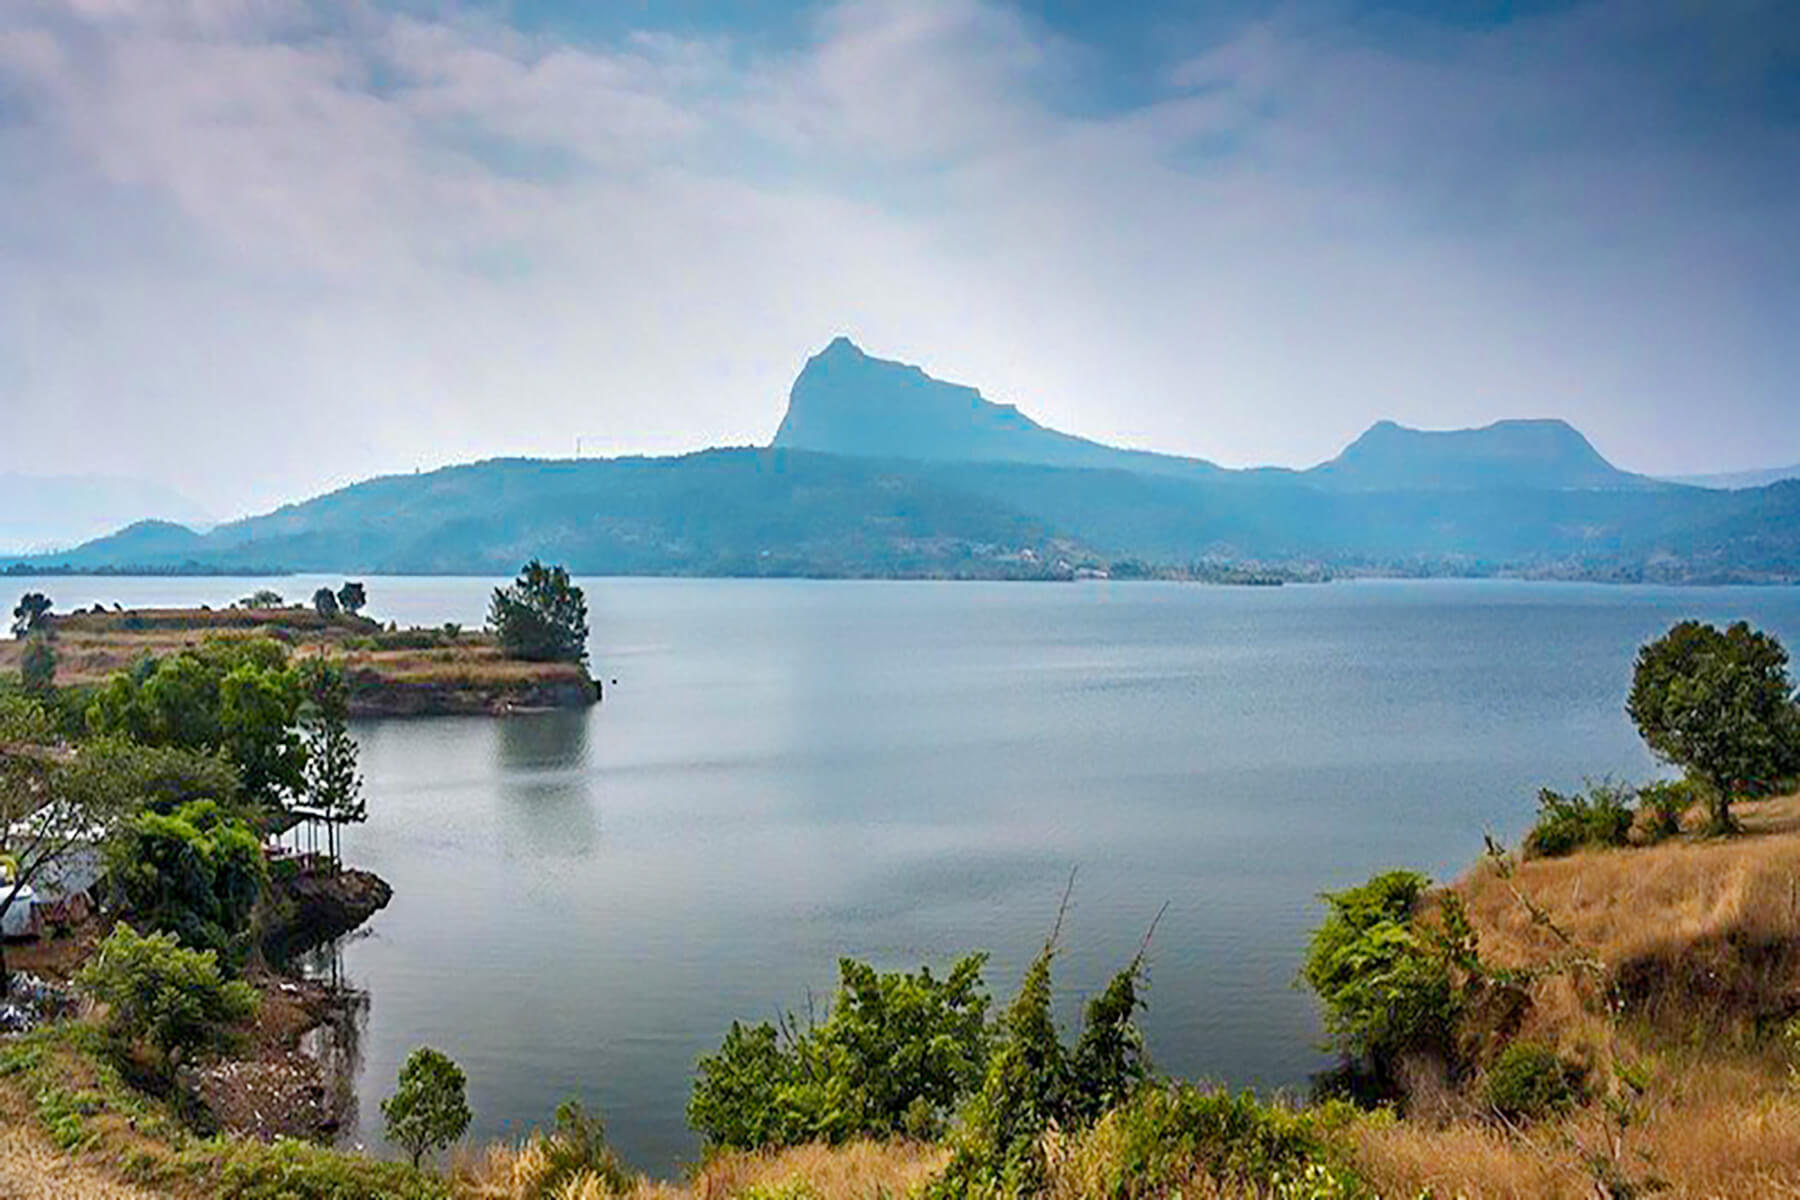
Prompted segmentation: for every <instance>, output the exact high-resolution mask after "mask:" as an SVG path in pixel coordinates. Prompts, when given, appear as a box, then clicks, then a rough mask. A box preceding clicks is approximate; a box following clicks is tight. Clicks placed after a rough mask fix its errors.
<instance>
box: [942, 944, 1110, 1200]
mask: <svg viewBox="0 0 1800 1200" xmlns="http://www.w3.org/2000/svg"><path fill="white" fill-rule="evenodd" d="M1054 956H1055V947H1054V946H1051V945H1047V946H1045V947H1044V949H1043V950H1042V951H1041V952H1040V953H1039V954H1038V957H1037V958H1036V959H1035V960H1034V961H1033V962H1032V964H1031V966H1030V968H1028V969H1027V970H1026V972H1025V978H1024V980H1023V981H1022V982H1021V983H1020V985H1019V994H1018V996H1016V997H1015V998H1014V999H1013V1002H1012V1004H1011V1005H1010V1006H1008V1008H1007V1010H1006V1012H1005V1014H1004V1015H1003V1016H1002V1017H1001V1019H1000V1044H999V1046H998V1048H997V1049H996V1050H995V1051H994V1054H993V1056H992V1058H990V1059H989V1061H988V1069H987V1076H986V1078H985V1079H984V1080H983V1081H982V1085H981V1090H980V1091H979V1092H978V1093H976V1095H975V1098H974V1099H973V1100H972V1101H971V1102H970V1104H969V1107H968V1110H967V1111H966V1113H965V1115H964V1121H963V1126H962V1129H961V1130H960V1131H959V1133H958V1135H957V1138H956V1141H955V1143H954V1152H953V1154H952V1156H951V1159H950V1163H949V1165H948V1166H947V1167H946V1168H945V1169H944V1173H943V1174H942V1175H941V1176H939V1177H938V1179H937V1180H935V1181H934V1182H933V1183H932V1185H931V1188H930V1191H929V1195H931V1196H933V1197H938V1198H940V1200H952V1198H960V1197H964V1196H1017V1195H1031V1194H1035V1193H1037V1192H1039V1191H1041V1190H1043V1187H1044V1184H1045V1181H1046V1172H1047V1162H1046V1158H1045V1153H1044V1150H1045V1135H1046V1134H1048V1133H1049V1132H1050V1131H1051V1130H1053V1129H1055V1130H1061V1131H1065V1132H1070V1133H1073V1132H1079V1131H1080V1130H1082V1129H1083V1128H1085V1127H1086V1126H1087V1125H1088V1124H1089V1122H1090V1120H1091V1117H1092V1115H1094V1114H1097V1113H1098V1112H1099V1111H1100V1110H1101V1109H1102V1108H1103V1107H1104V1106H1105V1104H1106V1103H1108V1102H1111V1101H1123V1100H1125V1099H1126V1095H1125V1094H1124V1093H1126V1092H1127V1091H1133V1090H1135V1086H1136V1083H1137V1082H1138V1081H1139V1080H1141V1078H1142V1075H1143V1073H1144V1071H1145V1066H1144V1062H1143V1056H1142V1044H1143V1043H1142V1037H1141V1035H1140V1034H1139V1033H1138V1031H1137V1029H1136V1026H1135V1025H1134V1024H1133V1017H1134V1016H1135V1014H1136V1012H1137V1009H1138V1008H1139V1007H1140V1005H1139V1003H1138V999H1137V992H1138V988H1139V987H1140V985H1141V982H1142V971H1143V956H1142V955H1139V956H1138V957H1137V958H1134V959H1133V960H1132V961H1131V963H1130V964H1128V965H1127V966H1126V967H1125V969H1124V970H1123V971H1121V972H1120V973H1119V975H1118V976H1115V977H1114V979H1113V980H1112V982H1111V983H1110V984H1109V985H1108V987H1107V988H1106V989H1105V991H1104V992H1103V993H1102V994H1101V996H1100V997H1098V998H1097V999H1096V1000H1095V1001H1094V1002H1093V1003H1091V1004H1090V1005H1089V1006H1088V1010H1087V1014H1086V1016H1087V1021H1086V1025H1085V1027H1084V1029H1083V1033H1082V1037H1081V1039H1080V1040H1079V1041H1078V1042H1077V1043H1076V1049H1075V1052H1074V1053H1072V1054H1071V1053H1069V1052H1068V1051H1065V1050H1064V1048H1063V1045H1062V1042H1061V1041H1060V1040H1059V1039H1058V1037H1057V1032H1056V1022H1055V1020H1054V1019H1053V1018H1052V1016H1051V1011H1050V963H1051V960H1052V958H1054Z"/></svg>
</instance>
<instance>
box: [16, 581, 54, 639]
mask: <svg viewBox="0 0 1800 1200" xmlns="http://www.w3.org/2000/svg"><path fill="white" fill-rule="evenodd" d="M12 615H13V624H12V635H13V636H14V637H16V638H22V637H24V636H25V635H26V634H29V633H34V632H36V631H37V630H38V629H39V628H41V627H43V626H44V625H45V624H47V623H48V622H47V618H48V617H49V615H50V597H48V596H46V595H44V593H42V592H26V593H25V594H24V595H23V596H20V597H19V603H18V604H17V605H15V606H14V607H13V614H12Z"/></svg>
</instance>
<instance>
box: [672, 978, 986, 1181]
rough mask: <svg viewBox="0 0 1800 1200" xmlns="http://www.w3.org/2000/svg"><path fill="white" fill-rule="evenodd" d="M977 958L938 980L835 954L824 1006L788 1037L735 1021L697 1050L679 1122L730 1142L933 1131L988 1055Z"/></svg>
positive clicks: (747, 1144)
mask: <svg viewBox="0 0 1800 1200" xmlns="http://www.w3.org/2000/svg"><path fill="white" fill-rule="evenodd" d="M985 962H986V956H985V955H980V954H972V955H968V956H966V957H964V958H962V959H960V960H959V961H958V962H957V963H956V964H955V965H954V966H953V967H952V968H951V970H950V973H949V975H947V976H946V977H944V978H943V979H938V978H936V977H934V976H933V975H932V973H931V969H930V968H929V967H926V968H921V969H920V970H919V971H918V972H917V973H912V974H909V973H906V972H888V973H883V972H878V971H876V970H875V969H874V968H873V967H870V966H868V965H867V964H864V963H859V962H856V961H854V960H852V959H847V958H846V959H843V960H840V962H839V963H838V979H839V982H838V990H837V993H836V995H835V997H834V998H833V1000H832V1005H831V1011H830V1014H829V1015H828V1016H827V1017H826V1019H825V1021H824V1022H823V1023H821V1024H820V1025H818V1026H817V1027H815V1028H813V1029H811V1030H808V1031H807V1032H806V1033H805V1034H803V1035H798V1036H791V1037H790V1038H789V1039H788V1041H789V1045H787V1046H785V1047H784V1046H783V1045H782V1044H781V1041H782V1039H781V1036H780V1034H779V1032H778V1031H777V1030H776V1029H775V1027H774V1026H772V1025H768V1024H762V1025H755V1026H744V1025H739V1024H736V1023H733V1025H732V1027H731V1030H730V1032H728V1033H727V1034H726V1037H725V1043H724V1045H722V1046H721V1047H720V1049H719V1052H718V1053H717V1054H715V1055H709V1056H707V1057H705V1058H702V1059H701V1060H700V1074H699V1078H698V1079H697V1080H696V1081H695V1083H694V1091H693V1095H692V1097H691V1098H690V1100H689V1102H688V1123H689V1124H690V1125H692V1126H693V1127H694V1128H695V1129H696V1130H698V1131H700V1132H701V1133H702V1134H704V1135H705V1136H706V1139H707V1141H708V1142H709V1143H710V1144H712V1145H715V1146H730V1147H733V1148H737V1149H755V1148H759V1147H765V1146H780V1145H792V1144H795V1143H799V1142H806V1141H828V1142H837V1141H843V1140H845V1139H847V1138H851V1137H858V1136H869V1137H886V1136H892V1135H895V1134H902V1133H904V1134H909V1135H911V1136H914V1137H924V1136H928V1135H931V1134H934V1133H936V1132H938V1131H940V1130H941V1128H942V1125H943V1122H944V1120H945V1118H946V1117H947V1116H948V1115H949V1114H950V1112H951V1111H953V1110H954V1109H955V1108H956V1106H957V1105H958V1104H960V1103H961V1102H962V1100H963V1099H964V1098H965V1097H967V1096H968V1095H969V1093H970V1092H972V1091H973V1090H974V1088H975V1087H976V1085H977V1084H978V1083H979V1082H980V1080H981V1075H982V1071H983V1069H984V1067H985V1065H986V1061H987V1031H986V1017H987V1007H988V997H987V995H986V993H985V992H984V991H983V990H982V987H981V968H982V966H983V964H984V963H985Z"/></svg>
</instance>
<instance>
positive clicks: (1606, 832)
mask: <svg viewBox="0 0 1800 1200" xmlns="http://www.w3.org/2000/svg"><path fill="white" fill-rule="evenodd" d="M1633 795H1634V793H1633V791H1632V789H1631V788H1630V787H1628V786H1626V785H1623V784H1614V783H1606V782H1602V783H1590V784H1589V785H1588V789H1587V792H1586V794H1585V795H1584V794H1582V793H1580V792H1576V793H1574V794H1572V795H1568V796H1565V795H1563V794H1562V793H1560V792H1556V791H1553V790H1551V789H1550V788H1543V789H1541V790H1540V791H1539V792H1538V817H1537V824H1535V825H1533V826H1532V827H1531V832H1530V833H1528V834H1526V835H1525V854H1526V856H1527V857H1531V858H1560V857H1562V856H1563V855H1565V854H1573V853H1574V852H1575V851H1577V850H1583V849H1590V848H1602V849H1603V848H1607V847H1614V846H1623V845H1626V844H1627V843H1628V842H1629V841H1630V838H1631V822H1632V812H1631V801H1632V797H1633Z"/></svg>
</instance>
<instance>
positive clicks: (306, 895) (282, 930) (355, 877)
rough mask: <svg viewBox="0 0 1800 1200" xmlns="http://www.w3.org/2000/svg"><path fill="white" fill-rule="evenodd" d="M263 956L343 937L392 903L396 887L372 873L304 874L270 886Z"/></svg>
mask: <svg viewBox="0 0 1800 1200" xmlns="http://www.w3.org/2000/svg"><path fill="white" fill-rule="evenodd" d="M269 893H270V901H271V903H270V910H271V915H270V917H269V919H268V920H267V921H266V923H265V925H264V932H263V940H262V948H263V956H264V957H265V958H267V959H268V960H269V961H270V962H272V963H281V962H285V961H287V960H288V959H290V958H292V957H293V956H294V955H296V954H299V953H302V952H303V951H306V950H310V949H312V948H313V947H314V946H320V945H323V944H324V943H326V942H329V941H331V940H332V939H333V938H338V937H342V936H343V935H344V934H346V933H349V932H350V931H351V930H353V929H355V928H356V927H357V926H359V925H361V924H362V923H363V922H364V921H367V920H368V919H369V918H370V917H372V916H374V915H375V914H376V913H377V912H380V911H381V910H382V909H384V908H386V907H387V903H388V901H389V900H391V899H393V895H394V889H393V888H391V887H389V886H388V885H387V881H386V880H384V879H382V878H381V876H379V875H376V874H373V873H372V872H369V871H355V870H344V871H339V872H338V873H337V874H335V875H323V874H311V873H304V874H300V875H295V876H293V877H292V878H289V879H285V880H279V881H271V882H270V884H269Z"/></svg>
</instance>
